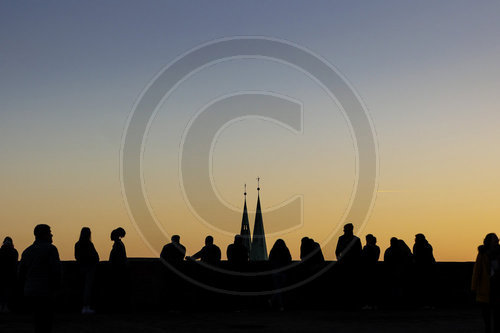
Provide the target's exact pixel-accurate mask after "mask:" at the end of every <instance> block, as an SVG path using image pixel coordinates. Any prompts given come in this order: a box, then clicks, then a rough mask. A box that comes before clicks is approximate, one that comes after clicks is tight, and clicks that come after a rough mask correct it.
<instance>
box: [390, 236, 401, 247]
mask: <svg viewBox="0 0 500 333" xmlns="http://www.w3.org/2000/svg"><path fill="white" fill-rule="evenodd" d="M391 247H392V248H397V247H399V239H397V238H396V237H392V238H391Z"/></svg>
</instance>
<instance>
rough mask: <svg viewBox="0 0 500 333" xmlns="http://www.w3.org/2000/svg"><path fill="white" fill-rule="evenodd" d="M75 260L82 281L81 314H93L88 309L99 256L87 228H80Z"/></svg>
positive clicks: (92, 311)
mask: <svg viewBox="0 0 500 333" xmlns="http://www.w3.org/2000/svg"><path fill="white" fill-rule="evenodd" d="M75 259H76V262H77V263H78V266H79V270H80V275H81V277H82V280H83V307H82V314H93V313H94V310H92V309H91V308H90V305H91V297H92V289H93V286H94V280H95V272H96V267H97V263H98V262H99V254H98V253H97V251H96V249H95V247H94V244H93V243H92V240H91V232H90V229H89V228H87V227H84V228H82V230H81V231H80V239H79V240H78V242H76V244H75Z"/></svg>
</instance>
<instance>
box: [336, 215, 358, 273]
mask: <svg viewBox="0 0 500 333" xmlns="http://www.w3.org/2000/svg"><path fill="white" fill-rule="evenodd" d="M335 255H336V256H337V260H338V261H339V263H342V264H345V265H351V264H356V263H358V261H359V258H360V256H361V241H360V240H359V238H358V237H357V236H355V235H354V226H353V225H352V223H347V224H346V225H345V226H344V234H343V235H342V236H340V237H339V240H338V242H337V248H336V249H335Z"/></svg>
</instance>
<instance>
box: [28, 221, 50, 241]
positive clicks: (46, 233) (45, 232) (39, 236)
mask: <svg viewBox="0 0 500 333" xmlns="http://www.w3.org/2000/svg"><path fill="white" fill-rule="evenodd" d="M33 233H34V234H35V239H36V240H37V241H41V242H48V243H52V232H51V230H50V226H48V225H46V224H39V225H37V226H36V227H35V229H34V230H33Z"/></svg>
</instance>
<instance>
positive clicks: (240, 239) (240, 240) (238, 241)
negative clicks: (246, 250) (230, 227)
mask: <svg viewBox="0 0 500 333" xmlns="http://www.w3.org/2000/svg"><path fill="white" fill-rule="evenodd" d="M234 244H235V245H243V237H241V236H240V235H236V236H234Z"/></svg>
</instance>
